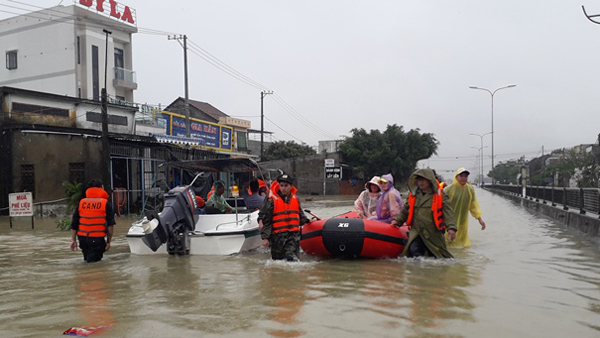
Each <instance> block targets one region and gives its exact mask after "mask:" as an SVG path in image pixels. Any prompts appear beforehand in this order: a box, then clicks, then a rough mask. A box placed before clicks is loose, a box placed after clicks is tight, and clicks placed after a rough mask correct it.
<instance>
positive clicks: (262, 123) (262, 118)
mask: <svg viewBox="0 0 600 338" xmlns="http://www.w3.org/2000/svg"><path fill="white" fill-rule="evenodd" d="M269 94H273V91H272V90H267V91H265V90H263V91H262V92H260V160H261V161H262V159H263V154H264V138H265V114H264V113H263V107H264V106H263V99H264V98H265V96H267V95H269Z"/></svg>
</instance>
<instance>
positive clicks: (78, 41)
mask: <svg viewBox="0 0 600 338" xmlns="http://www.w3.org/2000/svg"><path fill="white" fill-rule="evenodd" d="M77 64H78V65H79V64H81V39H80V38H79V36H78V37H77Z"/></svg>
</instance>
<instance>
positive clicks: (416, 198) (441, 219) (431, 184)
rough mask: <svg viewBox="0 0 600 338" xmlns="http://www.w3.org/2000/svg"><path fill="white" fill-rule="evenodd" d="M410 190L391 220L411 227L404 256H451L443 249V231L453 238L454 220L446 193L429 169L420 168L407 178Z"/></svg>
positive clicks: (451, 239) (396, 223) (450, 239)
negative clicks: (399, 209)
mask: <svg viewBox="0 0 600 338" xmlns="http://www.w3.org/2000/svg"><path fill="white" fill-rule="evenodd" d="M408 186H409V189H410V193H409V195H408V202H407V203H406V204H404V207H403V208H402V211H400V215H398V217H396V219H394V220H393V221H392V225H394V226H398V225H401V224H403V223H404V222H406V225H408V226H410V227H411V228H410V235H409V238H408V243H407V244H406V247H405V248H404V252H403V253H402V255H403V256H407V257H419V256H426V257H436V258H453V256H452V254H451V253H450V252H449V251H448V249H447V248H446V239H445V238H444V233H445V232H447V236H448V240H449V241H454V238H455V236H456V231H457V230H456V223H455V222H454V213H453V212H452V207H451V206H450V201H449V198H448V195H447V194H446V193H445V192H444V190H443V187H442V186H441V185H440V184H439V182H438V181H437V180H436V178H435V175H434V173H433V171H432V170H431V169H419V170H417V171H415V172H414V173H413V174H412V175H411V176H410V178H409V179H408Z"/></svg>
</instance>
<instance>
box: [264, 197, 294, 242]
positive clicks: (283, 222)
mask: <svg viewBox="0 0 600 338" xmlns="http://www.w3.org/2000/svg"><path fill="white" fill-rule="evenodd" d="M269 198H270V199H272V200H273V234H278V233H280V232H299V231H300V203H299V202H298V197H296V194H294V193H292V194H291V196H290V202H289V203H285V202H284V201H283V198H281V196H279V195H278V194H277V193H274V192H271V194H270V196H269Z"/></svg>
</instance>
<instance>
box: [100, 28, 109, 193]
mask: <svg viewBox="0 0 600 338" xmlns="http://www.w3.org/2000/svg"><path fill="white" fill-rule="evenodd" d="M102 32H103V33H104V34H105V35H106V37H105V42H104V88H102V97H101V98H100V106H101V109H102V165H101V166H100V169H101V170H102V181H103V183H104V187H105V190H106V191H108V194H109V196H110V194H112V190H111V189H112V182H111V177H112V175H111V172H110V171H111V166H110V141H109V140H108V93H107V92H106V77H107V70H108V35H110V34H112V32H111V31H109V30H106V29H103V30H102Z"/></svg>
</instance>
